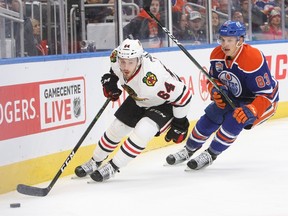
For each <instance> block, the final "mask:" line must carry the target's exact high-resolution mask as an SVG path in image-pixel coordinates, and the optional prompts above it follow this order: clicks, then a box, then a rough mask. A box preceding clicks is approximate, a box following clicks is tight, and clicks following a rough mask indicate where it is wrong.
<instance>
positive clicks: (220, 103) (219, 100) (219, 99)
mask: <svg viewBox="0 0 288 216" xmlns="http://www.w3.org/2000/svg"><path fill="white" fill-rule="evenodd" d="M216 83H217V85H218V86H219V88H220V89H221V90H222V91H223V92H224V94H228V88H227V86H225V85H223V84H222V83H221V82H220V81H216ZM208 90H209V92H210V95H211V100H213V101H214V102H215V103H216V105H217V107H219V108H220V109H224V108H225V107H226V103H227V102H226V100H225V98H224V96H223V95H222V94H221V93H220V92H219V91H218V90H217V89H216V88H215V87H214V85H213V84H212V83H211V82H209V83H208Z"/></svg>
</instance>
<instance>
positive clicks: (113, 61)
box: [110, 50, 117, 63]
mask: <svg viewBox="0 0 288 216" xmlns="http://www.w3.org/2000/svg"><path fill="white" fill-rule="evenodd" d="M110 61H111V62H112V63H115V62H116V61H117V50H114V51H113V52H112V53H111V55H110Z"/></svg>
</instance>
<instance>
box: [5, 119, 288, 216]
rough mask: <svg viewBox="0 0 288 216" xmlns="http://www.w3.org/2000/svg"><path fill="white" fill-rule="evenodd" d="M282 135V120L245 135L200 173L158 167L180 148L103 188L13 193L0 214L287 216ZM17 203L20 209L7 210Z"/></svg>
mask: <svg viewBox="0 0 288 216" xmlns="http://www.w3.org/2000/svg"><path fill="white" fill-rule="evenodd" d="M287 133H288V118H284V119H277V120H271V121H268V122H266V123H264V124H263V125H261V126H258V127H256V128H255V129H253V130H251V131H244V132H243V133H242V134H241V135H240V136H239V137H238V140H237V141H236V142H235V143H234V144H233V145H232V146H231V147H230V149H228V150H227V151H226V152H224V153H223V154H222V155H221V156H219V157H218V158H217V160H216V161H215V162H214V163H213V164H212V165H211V166H209V167H207V168H206V169H204V170H200V171H191V172H185V171H184V169H185V168H186V164H185V163H184V164H181V165H178V166H174V167H171V166H163V164H164V163H165V157H166V156H167V155H168V154H170V153H174V152H176V151H178V149H180V148H182V147H183V145H184V144H180V145H172V146H169V147H165V148H161V149H158V150H154V151H152V152H147V153H144V154H142V155H140V156H139V157H138V158H136V159H135V160H133V161H132V162H131V163H130V164H128V165H127V166H126V167H124V168H122V169H121V172H120V173H117V174H116V176H115V178H113V179H110V180H109V181H107V182H104V183H92V184H87V181H89V178H86V179H77V180H75V179H74V180H71V176H68V177H65V178H60V179H59V180H58V182H57V183H56V184H55V186H54V187H53V189H52V190H51V191H50V193H49V194H48V195H47V196H46V197H31V196H26V195H22V194H19V193H18V192H16V191H13V192H10V193H6V194H3V195H0V215H1V216H18V215H19V216H83V215H89V216H92V215H95V216H100V215H101V216H104V215H107V216H148V215H153V216H158V215H159V216H161V215H163V216H176V215H179V216H180V215H188V216H189V215H195V216H288V207H287V201H288V144H287ZM205 147H206V146H205ZM1 178H4V176H1ZM49 183H50V182H45V183H43V184H40V185H37V186H39V187H47V186H48V184H49ZM18 202H19V203H21V207H20V208H10V203H18Z"/></svg>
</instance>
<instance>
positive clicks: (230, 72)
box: [209, 44, 279, 115]
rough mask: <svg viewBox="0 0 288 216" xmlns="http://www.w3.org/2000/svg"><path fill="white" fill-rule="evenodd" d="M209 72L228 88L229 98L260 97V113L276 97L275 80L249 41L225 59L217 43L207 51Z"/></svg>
mask: <svg viewBox="0 0 288 216" xmlns="http://www.w3.org/2000/svg"><path fill="white" fill-rule="evenodd" d="M210 64H211V66H210V71H209V73H210V76H211V77H213V78H214V79H217V80H219V81H221V82H222V83H223V84H224V85H226V86H227V87H228V89H229V92H230V94H232V96H233V98H232V99H233V100H234V101H236V102H239V103H238V104H241V102H245V101H247V102H252V101H253V100H254V99H255V98H256V97H258V96H259V98H261V103H262V102H263V101H265V106H264V107H263V103H262V104H261V105H260V103H259V106H257V105H256V106H257V108H259V111H260V113H259V114H260V115H262V114H263V113H264V112H265V111H266V109H267V108H269V106H271V105H273V104H274V103H275V102H277V101H278V100H279V91H278V82H277V80H276V79H275V78H274V77H273V76H272V75H271V73H270V70H269V67H268V65H267V62H266V58H265V56H264V55H263V53H262V52H260V51H259V50H258V49H257V48H254V47H252V46H250V45H249V44H243V45H242V46H241V47H240V48H239V51H238V53H237V54H236V56H235V57H234V58H233V59H229V58H228V57H227V56H226V55H225V53H224V52H223V51H222V48H221V46H217V47H216V48H215V49H214V50H213V51H212V53H211V55H210Z"/></svg>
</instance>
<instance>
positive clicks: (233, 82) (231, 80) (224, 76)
mask: <svg viewBox="0 0 288 216" xmlns="http://www.w3.org/2000/svg"><path fill="white" fill-rule="evenodd" d="M218 77H219V79H220V80H221V82H222V83H224V84H225V85H226V86H227V87H228V88H229V91H230V92H231V93H232V94H233V95H234V96H235V97H238V96H239V95H240V94H241V92H242V86H241V83H240V81H239V79H238V78H237V77H236V76H235V75H234V74H233V73H230V72H229V71H222V72H221V73H220V74H219V76H218Z"/></svg>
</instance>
